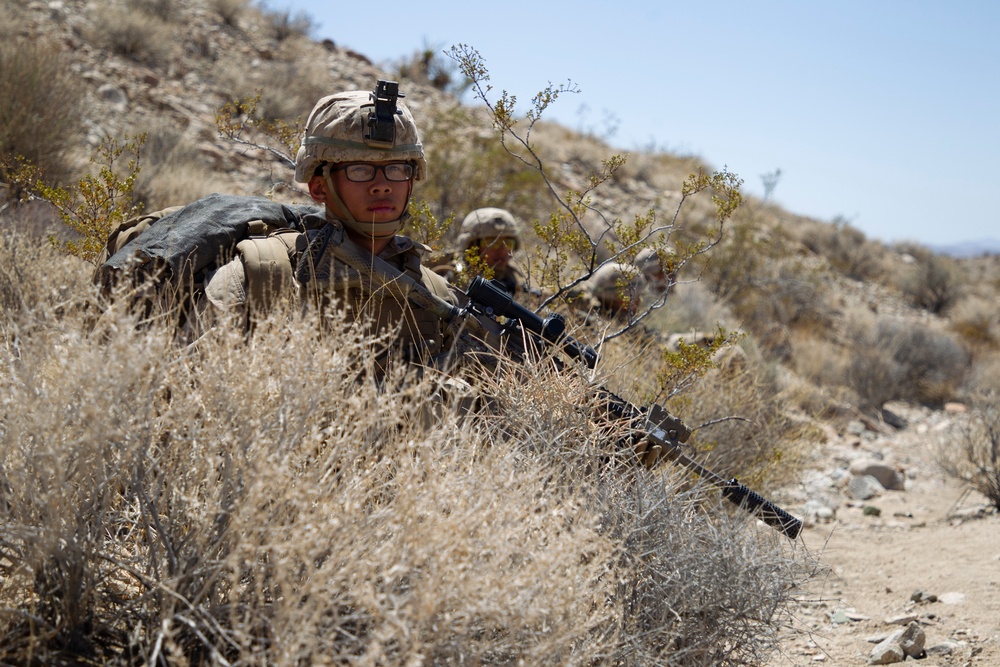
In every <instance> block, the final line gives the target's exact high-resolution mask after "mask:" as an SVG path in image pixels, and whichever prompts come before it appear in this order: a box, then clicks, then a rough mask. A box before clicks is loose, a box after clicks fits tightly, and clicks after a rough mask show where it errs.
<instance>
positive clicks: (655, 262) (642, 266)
mask: <svg viewBox="0 0 1000 667" xmlns="http://www.w3.org/2000/svg"><path fill="white" fill-rule="evenodd" d="M663 252H665V253H670V249H669V248H664V249H663V250H661V251H660V253H663ZM660 253H658V252H657V251H656V250H654V249H653V248H644V249H643V250H642V251H640V252H639V254H638V255H636V256H635V262H633V263H634V264H635V266H636V267H637V268H638V269H639V270H640V271H641V272H642V276H643V278H644V279H645V281H646V286H647V287H648V288H649V290H650V291H651V292H652V293H653V294H654V295H655V296H656V297H657V298H659V296H660V295H662V294H664V293H665V292H667V290H668V289H670V287H671V286H672V285H673V284H674V281H675V280H676V279H677V276H676V274H674V273H672V272H671V273H667V271H666V269H665V268H664V266H663V259H662V258H661V256H660Z"/></svg>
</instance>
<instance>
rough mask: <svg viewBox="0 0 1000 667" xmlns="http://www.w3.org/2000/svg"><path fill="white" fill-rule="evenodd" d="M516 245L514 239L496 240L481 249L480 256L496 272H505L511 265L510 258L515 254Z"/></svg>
mask: <svg viewBox="0 0 1000 667" xmlns="http://www.w3.org/2000/svg"><path fill="white" fill-rule="evenodd" d="M515 245H516V242H515V241H514V239H510V238H504V239H495V240H494V241H493V242H492V243H490V244H488V245H484V246H483V247H482V248H481V249H480V251H479V255H480V257H482V258H483V261H484V262H485V263H486V265H487V266H489V267H491V268H492V269H493V270H494V271H497V270H499V271H503V270H505V269H506V268H507V266H508V265H509V264H510V257H511V255H512V254H513V252H514V246H515Z"/></svg>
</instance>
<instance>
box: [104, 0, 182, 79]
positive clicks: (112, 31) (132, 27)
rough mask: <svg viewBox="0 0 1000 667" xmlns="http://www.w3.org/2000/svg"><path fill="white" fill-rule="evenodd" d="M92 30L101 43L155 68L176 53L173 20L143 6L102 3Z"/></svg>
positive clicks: (165, 62)
mask: <svg viewBox="0 0 1000 667" xmlns="http://www.w3.org/2000/svg"><path fill="white" fill-rule="evenodd" d="M90 32H91V34H90V39H91V41H93V42H94V44H96V45H98V46H99V47H101V48H104V49H106V50H108V51H110V52H111V53H113V54H115V55H119V56H122V57H124V58H128V59H129V60H134V61H136V62H138V63H142V64H144V65H149V66H150V67H153V68H163V67H165V66H166V65H167V64H168V63H169V62H170V59H171V58H172V57H173V55H174V46H175V44H174V35H173V29H172V26H171V24H169V23H168V22H167V21H165V20H164V19H163V18H162V17H160V16H158V15H157V14H155V13H150V12H148V11H144V10H143V9H141V8H137V9H136V10H132V9H125V8H117V7H113V6H110V5H103V6H101V8H100V10H99V11H98V13H97V16H96V19H95V26H94V27H93V28H92V29H91V31H90Z"/></svg>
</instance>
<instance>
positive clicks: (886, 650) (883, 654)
mask: <svg viewBox="0 0 1000 667" xmlns="http://www.w3.org/2000/svg"><path fill="white" fill-rule="evenodd" d="M903 632H904V631H903V630H897V631H896V632H894V633H892V634H891V635H889V636H888V637H886V638H885V640H884V641H882V643H880V644H879V645H878V646H876V647H875V648H873V649H872V652H871V654H870V655H869V657H868V664H870V665H891V664H893V663H895V662H903V660H905V659H906V652H905V651H903V646H902V644H901V643H900V640H901V639H902V638H903Z"/></svg>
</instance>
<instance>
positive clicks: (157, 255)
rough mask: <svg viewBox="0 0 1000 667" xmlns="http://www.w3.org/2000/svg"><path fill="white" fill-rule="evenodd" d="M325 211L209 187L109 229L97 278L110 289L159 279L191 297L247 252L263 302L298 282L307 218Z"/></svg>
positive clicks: (252, 283) (165, 288)
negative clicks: (208, 192)
mask: <svg viewBox="0 0 1000 667" xmlns="http://www.w3.org/2000/svg"><path fill="white" fill-rule="evenodd" d="M322 215H323V211H322V209H321V208H319V207H316V206H289V205H283V204H278V203H275V202H273V201H271V200H269V199H264V198H259V197H243V196H237V195H220V194H212V195H208V196H207V197H203V198H202V199H199V200H197V201H195V202H193V203H191V204H188V205H186V206H173V207H170V208H166V209H162V210H159V211H156V212H153V213H149V214H144V215H140V216H136V217H134V218H131V219H129V220H126V221H125V222H123V223H121V224H120V225H118V226H117V227H116V228H115V229H114V230H112V232H111V233H110V234H109V235H108V240H107V243H106V245H105V248H104V249H103V251H102V253H101V255H100V257H99V261H98V267H97V270H96V271H95V272H94V278H93V279H94V282H95V283H97V284H98V285H99V286H100V287H101V289H102V292H103V293H104V294H105V295H110V294H111V291H112V290H113V288H114V287H115V286H116V285H118V284H119V283H120V282H121V281H122V280H126V279H127V280H130V281H131V282H132V284H133V285H135V286H138V285H139V284H140V283H142V282H145V281H151V282H152V284H153V291H154V292H157V293H159V294H161V295H162V294H165V293H171V292H172V293H173V295H175V296H177V297H179V298H180V300H181V303H187V302H188V301H190V299H191V298H193V296H194V294H196V293H197V292H198V290H200V289H201V288H202V287H203V286H204V282H205V276H206V274H207V273H208V272H209V271H211V270H212V269H213V268H217V267H218V266H221V265H222V264H224V263H226V262H228V261H229V260H230V259H232V258H234V257H236V256H239V257H240V258H241V259H242V260H243V263H244V267H245V270H246V277H247V285H248V288H249V293H248V294H247V297H248V305H249V306H250V307H251V309H255V308H263V307H266V306H267V305H269V304H270V303H271V301H272V300H273V299H274V297H275V295H278V294H282V293H285V291H286V290H288V289H289V287H290V285H291V284H292V279H293V275H294V270H295V267H294V258H296V257H297V256H298V255H299V254H300V253H301V251H302V250H304V249H305V245H306V239H305V236H304V234H303V233H302V232H303V231H304V228H305V227H304V225H305V222H304V220H305V219H306V218H308V217H316V216H319V217H320V218H322ZM147 293H148V290H147ZM146 301H148V299H146ZM145 305H146V307H147V308H148V306H149V304H148V303H147V304H145Z"/></svg>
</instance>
